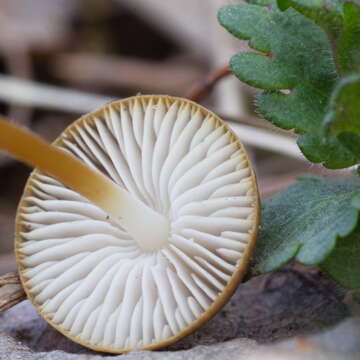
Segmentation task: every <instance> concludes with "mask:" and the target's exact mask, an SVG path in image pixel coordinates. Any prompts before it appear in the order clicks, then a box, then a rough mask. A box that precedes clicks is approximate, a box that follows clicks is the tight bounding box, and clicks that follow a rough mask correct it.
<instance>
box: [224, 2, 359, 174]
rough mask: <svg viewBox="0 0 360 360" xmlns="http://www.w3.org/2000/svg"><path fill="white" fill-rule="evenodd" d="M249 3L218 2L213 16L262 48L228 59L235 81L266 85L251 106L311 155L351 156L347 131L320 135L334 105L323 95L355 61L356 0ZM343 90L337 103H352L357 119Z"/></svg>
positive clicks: (330, 159)
mask: <svg viewBox="0 0 360 360" xmlns="http://www.w3.org/2000/svg"><path fill="white" fill-rule="evenodd" d="M248 2H251V3H252V5H230V6H226V7H224V8H222V9H221V10H220V11H219V15H218V18H219V21H220V23H221V25H223V26H224V27H225V28H226V29H227V30H228V31H229V32H231V33H232V34H234V35H235V36H236V37H238V38H240V39H243V40H249V46H250V47H251V48H253V49H254V50H256V51H258V52H261V54H259V53H249V52H248V53H246V52H242V53H240V54H237V55H235V56H234V57H233V58H232V59H231V61H230V67H231V69H232V71H233V73H234V74H235V75H236V76H237V77H238V78H239V79H240V80H242V81H243V82H245V83H247V84H249V85H251V86H254V87H258V88H260V89H264V90H265V91H263V92H262V93H260V94H259V95H258V97H257V108H258V112H259V113H260V114H261V115H262V116H263V117H264V118H266V119H268V120H269V121H271V122H272V123H273V124H275V125H276V126H279V127H281V128H284V129H293V130H294V131H295V132H296V133H298V134H300V137H299V141H298V144H299V147H300V149H301V150H302V152H303V153H304V155H305V156H306V157H307V158H308V159H309V160H310V161H313V162H322V163H323V164H324V166H326V167H328V168H342V167H348V166H351V165H353V164H356V163H358V161H359V154H358V153H356V152H354V147H355V148H356V146H355V145H354V138H353V136H351V137H350V140H349V139H348V138H349V135H344V134H341V135H339V134H338V133H335V132H333V133H328V134H327V135H326V136H324V132H323V131H322V127H323V123H324V121H325V120H324V119H325V118H326V119H329V118H330V115H329V112H330V113H333V112H334V106H336V104H337V102H336V103H332V104H329V101H330V99H331V98H333V97H334V96H335V95H333V96H332V93H333V91H334V89H337V88H338V86H340V85H339V82H340V80H341V76H343V75H344V74H345V73H352V72H353V71H355V70H356V69H358V68H359V67H360V41H359V39H360V37H359V34H360V6H359V5H357V4H355V3H345V2H344V1H343V0H278V1H277V4H278V7H276V6H274V5H273V3H272V2H271V1H269V0H248ZM253 4H255V5H253ZM266 4H267V8H265V7H262V6H259V5H266ZM279 9H281V10H284V11H279ZM340 83H341V82H340ZM342 94H343V95H344V96H343V97H342V100H341V103H339V106H338V107H337V109H341V106H342V104H349V103H351V106H352V107H351V108H348V107H346V112H347V113H351V114H353V115H352V116H355V117H357V118H358V119H359V117H360V111H359V109H358V107H357V106H356V105H355V104H354V98H355V97H356V98H358V94H357V93H354V87H352V88H349V91H342ZM349 94H351V96H349ZM357 103H358V104H359V101H357ZM342 109H343V107H342ZM328 121H329V120H328ZM358 122H359V121H358ZM351 131H352V130H351ZM358 140H359V139H358Z"/></svg>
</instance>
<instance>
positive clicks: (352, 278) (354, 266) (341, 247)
mask: <svg viewBox="0 0 360 360" xmlns="http://www.w3.org/2000/svg"><path fill="white" fill-rule="evenodd" d="M359 259H360V227H359V226H358V227H357V228H356V230H355V231H353V232H352V233H351V234H350V235H349V236H347V237H346V238H344V239H339V240H338V241H337V244H336V246H335V248H334V251H333V252H332V253H331V254H330V256H328V257H327V258H326V259H325V261H324V262H323V263H322V264H321V266H320V267H321V269H322V270H323V271H324V272H326V273H327V274H328V275H329V276H330V277H332V278H333V279H334V280H335V281H337V282H338V283H339V284H340V285H342V286H344V287H346V288H348V289H358V288H360V261H359Z"/></svg>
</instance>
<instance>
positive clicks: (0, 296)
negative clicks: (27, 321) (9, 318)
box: [0, 273, 26, 312]
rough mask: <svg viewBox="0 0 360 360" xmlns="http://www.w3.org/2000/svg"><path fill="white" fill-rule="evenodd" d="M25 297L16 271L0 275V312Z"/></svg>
mask: <svg viewBox="0 0 360 360" xmlns="http://www.w3.org/2000/svg"><path fill="white" fill-rule="evenodd" d="M25 299H26V294H25V292H24V289H23V287H22V285H21V282H20V278H19V276H18V274H17V273H8V274H5V275H3V276H0V312H2V311H4V310H6V309H8V308H10V307H12V306H14V305H16V304H17V303H19V302H21V301H23V300H25Z"/></svg>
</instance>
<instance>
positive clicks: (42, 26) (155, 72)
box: [0, 0, 322, 274]
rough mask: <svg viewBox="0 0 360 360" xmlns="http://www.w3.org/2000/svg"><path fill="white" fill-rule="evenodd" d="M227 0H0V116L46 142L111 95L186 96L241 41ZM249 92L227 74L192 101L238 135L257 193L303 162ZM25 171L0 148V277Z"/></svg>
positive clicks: (10, 261) (9, 262)
mask: <svg viewBox="0 0 360 360" xmlns="http://www.w3.org/2000/svg"><path fill="white" fill-rule="evenodd" d="M230 2H231V3H237V1H224V0H207V1H193V0H181V1H163V0H146V1H142V0H86V1H85V0H71V1H70V0H56V1H49V0H36V1H33V0H2V1H1V2H0V113H1V114H3V115H6V116H7V117H8V118H9V119H11V121H13V122H15V123H18V124H21V125H23V126H26V127H29V128H31V129H32V130H33V131H35V132H36V133H38V134H40V135H41V136H43V137H45V138H46V139H47V140H48V141H52V140H54V139H55V138H56V137H57V136H58V135H59V134H60V132H61V131H62V130H63V129H64V128H65V127H66V126H67V125H68V124H70V123H71V122H72V121H74V120H75V119H77V118H78V117H79V116H80V115H81V114H84V113H86V112H89V111H92V110H94V109H96V108H98V107H99V106H101V105H102V104H104V103H106V102H109V101H111V100H113V99H118V98H122V97H127V96H132V95H136V94H138V93H145V94H168V95H177V96H186V95H188V94H190V93H191V92H192V91H193V90H194V88H197V87H200V88H201V87H202V86H203V84H204V81H206V79H207V78H208V74H209V73H212V72H213V71H216V69H218V68H224V66H226V64H227V62H228V60H229V58H230V57H231V56H232V55H234V54H235V53H237V52H239V50H246V44H245V43H242V42H240V41H238V40H236V39H234V38H233V37H232V36H230V34H228V33H227V32H226V31H225V30H224V29H223V28H221V26H220V25H219V24H218V23H217V18H216V15H217V11H218V9H219V8H220V7H221V6H223V5H225V4H228V3H230ZM255 94H256V91H255V90H254V89H251V88H249V87H247V86H244V85H242V84H241V83H240V82H239V81H238V80H237V79H235V78H234V76H232V75H229V76H227V77H224V78H222V79H221V80H219V81H218V83H217V84H216V86H214V88H213V89H212V91H211V92H210V93H209V94H207V95H206V96H202V97H201V98H199V102H201V103H202V104H204V105H205V106H207V107H209V108H210V109H212V110H214V111H215V112H216V113H217V114H219V115H220V116H221V117H222V118H224V119H226V120H230V122H229V123H230V124H231V126H233V128H234V130H235V131H236V132H237V133H238V134H239V136H240V138H241V139H242V140H243V141H244V143H245V144H246V146H247V149H248V151H249V153H250V156H251V157H252V159H253V160H254V163H255V166H256V169H257V176H258V179H259V185H260V190H261V194H262V197H263V198H265V197H267V196H269V195H271V194H273V193H275V192H277V191H279V190H280V189H282V188H283V187H285V186H286V185H288V184H290V183H291V182H294V181H295V177H296V175H298V174H299V173H304V172H309V171H311V172H319V171H322V170H319V168H318V167H316V166H315V167H314V166H313V167H310V165H309V163H307V162H306V161H304V159H303V157H302V155H301V154H300V153H299V151H298V149H297V147H296V146H295V138H294V136H293V135H292V134H290V133H284V132H279V131H274V129H273V128H272V127H271V126H270V125H268V124H267V123H266V122H265V121H263V120H261V119H257V118H256V116H255V112H254V106H253V104H254V95H255ZM29 172H30V169H29V168H28V167H26V166H25V165H22V164H20V163H18V162H16V161H15V160H13V159H11V158H9V157H7V156H6V154H4V153H0V274H1V273H5V272H8V271H12V270H15V269H16V265H15V261H14V255H13V233H14V220H15V213H16V207H17V203H18V201H19V198H20V196H21V193H22V189H23V187H24V184H25V181H26V178H27V176H28V174H29Z"/></svg>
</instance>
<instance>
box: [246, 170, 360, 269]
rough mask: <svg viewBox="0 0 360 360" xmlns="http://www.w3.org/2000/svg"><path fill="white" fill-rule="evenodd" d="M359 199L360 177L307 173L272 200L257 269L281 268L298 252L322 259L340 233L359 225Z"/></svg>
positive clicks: (303, 257)
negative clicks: (325, 175) (315, 175)
mask: <svg viewBox="0 0 360 360" xmlns="http://www.w3.org/2000/svg"><path fill="white" fill-rule="evenodd" d="M359 199H360V179H358V178H351V179H340V180H339V179H324V178H316V177H310V178H309V177H307V178H302V180H301V181H299V182H298V183H297V184H295V185H292V186H290V187H289V188H288V189H286V190H285V191H283V192H281V193H279V194H278V195H276V196H274V197H272V198H271V199H269V200H266V201H265V202H264V205H263V212H262V226H261V232H260V238H259V240H258V243H257V247H256V251H255V255H254V269H253V270H254V272H255V273H265V272H269V271H273V270H276V269H277V268H279V267H280V266H282V265H283V264H285V263H287V262H288V261H290V260H291V259H294V258H295V259H296V260H298V261H299V262H301V263H302V264H304V265H316V264H320V263H322V262H323V261H324V260H325V259H326V258H327V256H328V255H329V254H330V253H331V252H332V251H333V250H334V247H335V245H336V241H337V239H338V238H342V237H346V236H348V235H349V234H350V233H351V232H352V231H353V230H354V229H355V227H356V225H357V222H358V213H359V208H360V206H358V205H360V201H359ZM353 201H354V202H353ZM339 241H340V240H339Z"/></svg>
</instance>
